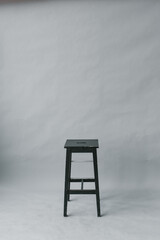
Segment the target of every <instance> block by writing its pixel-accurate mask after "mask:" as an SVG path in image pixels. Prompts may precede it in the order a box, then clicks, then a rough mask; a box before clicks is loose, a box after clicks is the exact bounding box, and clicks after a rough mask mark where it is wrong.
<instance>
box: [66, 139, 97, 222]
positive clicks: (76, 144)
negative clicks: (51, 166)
mask: <svg viewBox="0 0 160 240" xmlns="http://www.w3.org/2000/svg"><path fill="white" fill-rule="evenodd" d="M64 148H66V168H65V188H64V214H63V215H64V217H66V216H67V201H69V198H70V194H96V202H97V216H98V217H100V199H99V180H98V164H97V148H99V144H98V139H67V141H66V143H65V145H64ZM86 152H87V153H88V152H90V153H92V154H93V167H94V178H71V163H72V153H86ZM71 182H81V189H70V183H71ZM84 182H94V183H95V189H85V190H84V189H83V184H84Z"/></svg>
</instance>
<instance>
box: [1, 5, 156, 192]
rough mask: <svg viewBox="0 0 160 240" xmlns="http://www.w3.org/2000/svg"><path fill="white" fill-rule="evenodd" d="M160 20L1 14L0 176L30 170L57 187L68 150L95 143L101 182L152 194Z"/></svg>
mask: <svg viewBox="0 0 160 240" xmlns="http://www.w3.org/2000/svg"><path fill="white" fill-rule="evenodd" d="M159 12H160V2H159V1H154V0H153V1H133V0H132V1H124V0H121V1H98V0H97V1H96V0H95V1H89V0H88V1H80V0H79V1H78V0H77V1H70V0H68V1H35V2H30V1H29V2H27V1H26V2H23V1H22V2H21V3H20V2H19V3H8V4H0V117H1V121H0V158H1V166H2V167H1V171H2V172H4V173H5V174H4V175H6V176H7V173H8V175H10V176H11V175H13V172H14V170H15V169H19V170H18V171H17V172H16V175H17V176H19V177H21V178H23V176H24V175H25V173H27V172H28V171H29V170H31V169H32V170H33V169H34V173H35V172H36V171H37V173H41V175H43V173H44V175H45V173H47V174H48V175H49V174H50V175H51V176H53V177H54V176H59V179H61V180H62V181H63V180H64V159H65V151H64V149H63V146H64V143H65V140H66V139H67V138H98V139H99V142H100V149H99V151H98V156H99V175H100V179H101V182H102V181H103V182H104V180H105V181H106V182H105V184H106V186H108V187H113V186H115V187H119V186H141V187H147V186H151V187H152V186H155V184H156V183H157V181H158V180H159V170H160V148H159V143H160V125H159V122H160V110H159V101H160V79H159V77H160V68H159V66H160V31H159V22H160V15H159ZM27 169H28V170H27ZM21 175H22V176H21ZM102 179H103V180H102Z"/></svg>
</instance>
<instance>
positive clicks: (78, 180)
mask: <svg viewBox="0 0 160 240" xmlns="http://www.w3.org/2000/svg"><path fill="white" fill-rule="evenodd" d="M82 181H83V182H95V179H94V178H71V179H70V182H82Z"/></svg>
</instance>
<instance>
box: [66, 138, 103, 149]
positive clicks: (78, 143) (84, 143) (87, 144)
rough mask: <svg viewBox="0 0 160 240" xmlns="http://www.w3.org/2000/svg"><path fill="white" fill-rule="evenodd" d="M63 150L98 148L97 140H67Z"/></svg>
mask: <svg viewBox="0 0 160 240" xmlns="http://www.w3.org/2000/svg"><path fill="white" fill-rule="evenodd" d="M64 147H65V148H70V147H71V148H75V147H78V148H79V147H83V148H99V145H98V140H97V139H68V140H67V141H66V143H65V145H64Z"/></svg>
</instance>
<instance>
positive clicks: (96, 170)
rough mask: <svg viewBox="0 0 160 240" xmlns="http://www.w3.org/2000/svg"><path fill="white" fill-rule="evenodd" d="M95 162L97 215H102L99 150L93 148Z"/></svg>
mask: <svg viewBox="0 0 160 240" xmlns="http://www.w3.org/2000/svg"><path fill="white" fill-rule="evenodd" d="M93 164H94V176H95V187H96V202H97V216H98V217H100V216H101V213H100V199H99V180H98V164H97V150H96V149H94V150H93Z"/></svg>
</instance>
